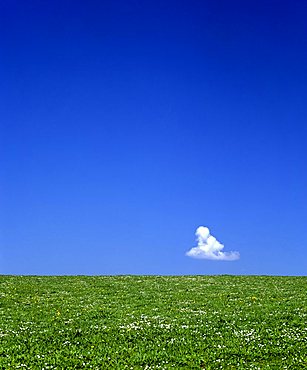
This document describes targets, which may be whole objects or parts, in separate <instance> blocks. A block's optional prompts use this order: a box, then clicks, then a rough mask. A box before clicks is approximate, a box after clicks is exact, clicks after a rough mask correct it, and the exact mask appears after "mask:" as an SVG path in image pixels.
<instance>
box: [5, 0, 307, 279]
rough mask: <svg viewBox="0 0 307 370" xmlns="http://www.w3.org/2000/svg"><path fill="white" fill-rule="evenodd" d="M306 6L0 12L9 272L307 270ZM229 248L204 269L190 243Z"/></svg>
mask: <svg viewBox="0 0 307 370" xmlns="http://www.w3.org/2000/svg"><path fill="white" fill-rule="evenodd" d="M306 20H307V2H306V1H305V0H298V1H290V0H289V1H282V0H281V1H280V0H279V1H277V0H276V1H271V0H258V1H253V0H252V1H246V0H244V1H237V0H234V1H229V0H224V1H223V0H222V1H216V0H205V1H191V0H189V1H178V0H176V1H169V0H163V1H157V0H154V1H146V0H144V1H136V0H134V1H132V0H123V1H122V0H118V1H113V0H112V1H111V0H107V1H76V0H74V1H65V0H61V1H58V0H55V1H54V0H53V1H51V0H50V1H38V0H37V1H31V0H29V1H21V0H10V1H8V0H6V1H1V3H0V31H1V38H0V161H1V166H0V202H1V203H0V273H2V274H95V275H96V274H102V275H103V274H274V275H306V273H307V121H306V119H307V104H306V103H307V22H306ZM200 225H203V226H207V227H209V229H210V231H211V233H212V235H214V236H215V237H216V238H217V239H218V241H219V242H220V243H222V244H224V245H225V247H224V250H225V252H226V251H229V252H230V251H237V252H239V253H240V259H236V260H232V261H224V260H208V259H194V258H191V257H188V256H186V252H187V251H188V250H190V249H191V248H192V247H195V246H196V245H197V242H196V241H195V230H196V228H197V227H198V226H200Z"/></svg>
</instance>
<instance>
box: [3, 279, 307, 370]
mask: <svg viewBox="0 0 307 370" xmlns="http://www.w3.org/2000/svg"><path fill="white" fill-rule="evenodd" d="M82 368H86V369H168V368H175V369H206V370H207V369H278V370H280V369H307V277H268V276H181V277H179V276H174V277H163V276H113V277H104V276H98V277H87V276H75V277H69V276H67V277H38V276H32V277H30V276H27V277H26V276H24V277H22V276H0V369H82Z"/></svg>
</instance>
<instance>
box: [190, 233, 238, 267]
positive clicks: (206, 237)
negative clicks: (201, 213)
mask: <svg viewBox="0 0 307 370" xmlns="http://www.w3.org/2000/svg"><path fill="white" fill-rule="evenodd" d="M195 235H196V240H197V246H196V247H193V248H192V249H190V250H189V251H188V252H187V253H186V255H187V256H189V257H193V258H200V259H208V260H219V261H235V260H237V259H239V258H240V253H239V252H222V250H223V249H224V245H223V244H221V243H220V242H219V241H217V240H216V238H215V237H214V236H212V235H211V234H210V231H209V229H208V228H207V227H205V226H199V227H198V228H197V230H196V232H195Z"/></svg>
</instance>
